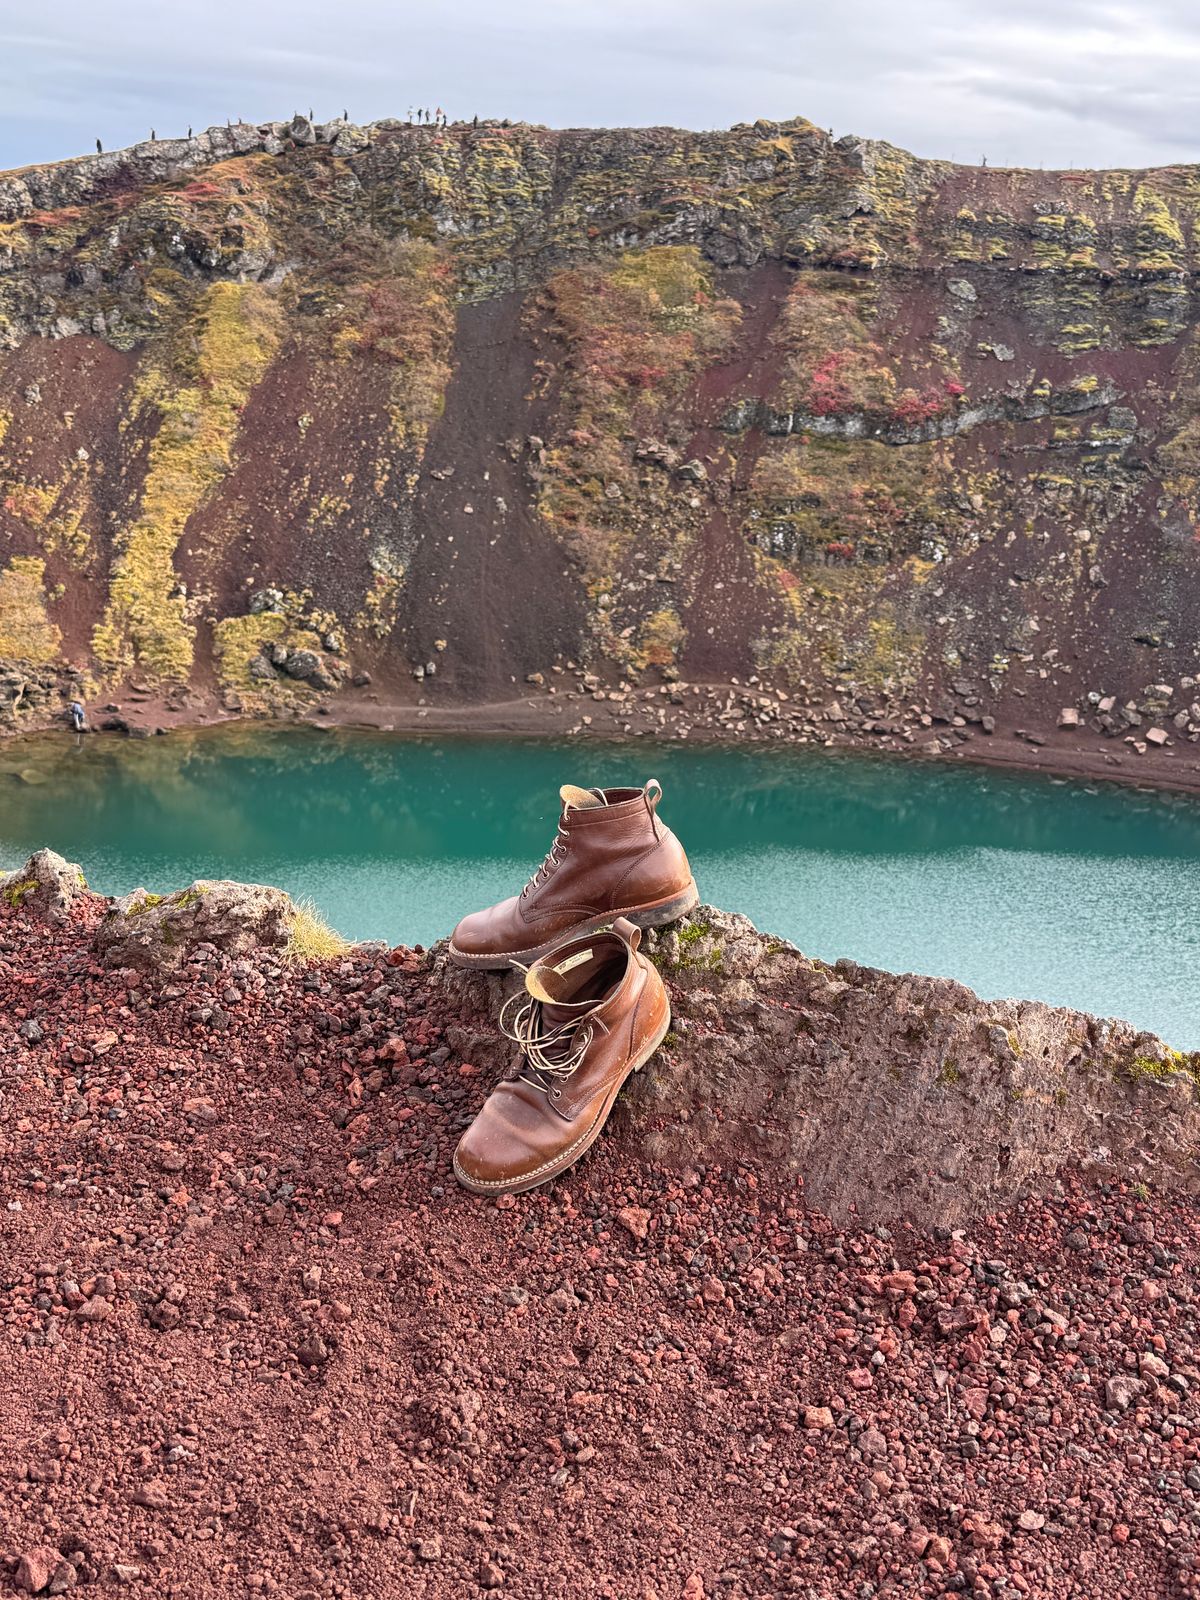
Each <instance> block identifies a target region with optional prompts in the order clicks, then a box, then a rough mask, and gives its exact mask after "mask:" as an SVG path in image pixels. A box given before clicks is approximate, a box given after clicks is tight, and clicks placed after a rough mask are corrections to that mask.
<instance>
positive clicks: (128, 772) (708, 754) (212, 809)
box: [0, 726, 1200, 1049]
mask: <svg viewBox="0 0 1200 1600" xmlns="http://www.w3.org/2000/svg"><path fill="white" fill-rule="evenodd" d="M650 776H654V777H657V778H659V779H661V781H662V783H663V785H664V789H665V796H664V800H663V806H662V812H663V816H664V817H665V818H666V820H667V821H668V822H669V823H670V825H671V826H672V827H673V828H674V829H675V830H676V832H677V833H678V834H679V835H680V836H681V838H682V839H683V841H684V843H685V845H686V846H687V848H688V852H689V854H690V855H691V857H692V861H693V865H694V867H695V871H696V877H697V880H698V882H699V884H700V891H701V894H702V895H703V896H704V898H705V899H707V900H710V901H712V902H713V903H714V904H717V905H720V906H723V907H725V908H726V909H729V910H736V911H744V912H746V913H747V915H749V916H750V917H752V918H753V920H754V921H755V922H756V923H757V924H758V926H759V927H760V928H762V929H764V930H767V931H770V932H773V933H778V934H782V935H783V936H784V937H786V938H788V939H791V940H794V941H795V943H797V944H798V945H799V946H800V947H801V948H802V949H804V950H806V951H808V952H810V953H811V954H814V955H819V956H823V957H825V958H827V959H833V958H836V957H837V956H842V955H846V956H852V957H854V958H855V959H856V960H858V961H861V962H864V963H867V964H868V965H871V966H880V967H888V968H891V969H893V970H897V971H917V972H927V973H937V974H944V975H947V976H951V977H955V978H960V979H961V980H962V981H963V982H965V983H968V984H970V986H971V987H972V988H973V989H976V990H977V991H978V992H979V993H981V994H983V995H985V996H988V997H1001V996H1007V995H1020V996H1028V997H1035V998H1038V999H1045V1000H1050V1001H1053V1002H1055V1003H1058V1004H1063V1005H1072V1006H1080V1007H1083V1008H1085V1009H1087V1010H1090V1011H1098V1012H1101V1013H1104V1014H1110V1015H1117V1016H1123V1017H1126V1018H1128V1019H1129V1020H1130V1021H1132V1022H1134V1023H1136V1024H1137V1025H1139V1026H1142V1027H1148V1028H1153V1029H1155V1030H1156V1031H1158V1032H1160V1033H1162V1034H1163V1035H1164V1037H1166V1038H1167V1039H1168V1040H1169V1041H1170V1042H1171V1043H1172V1044H1174V1045H1176V1046H1178V1047H1180V1048H1185V1049H1196V1048H1200V982H1198V980H1197V974H1198V973H1200V802H1198V801H1197V800H1195V799H1193V798H1190V797H1184V796H1171V795H1147V794H1142V793H1138V792H1136V791H1133V790H1128V789H1118V788H1107V787H1103V786H1092V787H1089V786H1084V785H1076V784H1062V783H1056V782H1054V781H1053V780H1047V779H1044V778H1021V777H1015V776H1010V775H1007V774H1001V773H994V772H990V771H985V770H982V769H970V768H965V767H942V766H936V765H932V764H922V763H908V762H903V761H882V760H876V759H870V758H865V757H849V756H844V755H839V756H832V755H830V754H828V753H827V752H809V751H806V750H799V751H780V750H763V751H758V750H736V749H730V748H700V747H693V748H687V747H680V746H671V747H665V748H649V747H647V746H645V745H641V744H639V745H636V746H635V745H622V746H605V745H601V744H598V743H596V742H592V741H589V742H588V743H586V744H582V743H577V744H575V745H573V746H572V745H566V744H557V745H556V744H551V743H541V742H537V743H533V742H520V741H501V740H486V741H485V740H459V739H453V740H452V739H433V738H428V739H427V738H401V737H398V736H395V735H392V736H388V735H376V734H366V733H351V732H346V733H334V732H330V733H318V732H315V731H313V730H308V729H277V728H270V727H261V726H243V727H230V728H225V729H220V730H213V731H210V732H203V733H198V734H194V735H173V736H171V737H170V738H165V739H164V738H160V739H153V740H144V741H132V740H130V741H127V740H118V739H102V738H91V739H86V740H84V741H82V743H79V744H77V743H76V741H75V740H74V739H73V737H72V736H71V735H69V734H56V735H54V736H52V737H46V738H41V739H38V740H36V741H26V742H23V743H20V744H9V745H0V862H3V863H4V864H5V865H7V866H13V865H15V864H17V863H18V862H19V861H21V860H23V859H24V857H25V855H26V854H27V853H28V852H29V851H30V850H31V849H33V848H34V847H36V846H38V845H42V844H49V845H52V846H53V847H54V848H55V849H57V850H61V851H62V852H63V853H65V854H66V855H68V856H69V857H71V858H72V859H74V860H77V861H79V862H81V863H82V864H83V866H84V868H85V870H86V871H87V874H88V877H89V879H90V880H91V882H92V883H93V885H94V886H95V887H96V888H98V889H100V890H102V891H104V892H106V893H124V892H125V891H126V890H128V889H131V888H135V887H137V886H138V885H142V886H144V887H145V888H147V889H151V890H154V891H158V892H161V891H163V890H169V889H172V888H177V887H179V886H180V885H182V884H184V883H187V882H188V881H190V879H192V878H194V877H222V876H224V877H231V878H242V879H251V880H259V881H261V882H266V883H275V884H279V885H281V886H282V887H283V888H285V889H288V890H290V891H291V892H292V893H293V894H297V895H308V896H311V898H312V899H313V900H315V901H316V903H317V905H318V906H319V907H320V909H321V910H322V911H323V912H324V914H325V915H326V916H327V917H328V919H329V920H330V921H331V922H332V923H333V924H334V926H335V927H337V928H339V929H340V930H341V931H342V932H343V933H345V934H348V935H351V936H353V937H357V938H384V939H389V940H392V941H401V940H403V941H405V942H408V943H412V942H418V941H419V942H422V943H429V942H431V941H432V940H434V939H436V938H439V937H440V936H441V935H442V934H445V933H447V932H449V930H450V929H451V927H452V926H453V924H454V922H455V921H456V919H457V918H458V917H459V916H461V915H462V914H463V913H464V912H467V911H471V910H474V909H475V908H476V907H478V906H481V905H485V904H487V903H489V902H490V901H492V900H496V899H500V898H501V897H502V896H504V895H505V894H509V893H513V892H515V890H516V889H518V888H519V887H520V885H521V884H522V883H523V882H524V880H525V878H526V877H527V876H528V874H529V873H530V872H531V871H532V869H533V867H534V866H535V865H536V864H537V863H538V862H539V861H540V860H541V858H542V856H543V854H544V853H545V851H546V850H547V849H548V847H549V845H550V841H551V839H552V837H553V834H554V828H555V822H556V818H557V809H558V808H557V791H558V786H559V784H560V783H562V782H575V783H582V784H588V785H590V784H596V783H606V784H623V783H636V782H640V781H641V780H643V779H644V778H647V777H650Z"/></svg>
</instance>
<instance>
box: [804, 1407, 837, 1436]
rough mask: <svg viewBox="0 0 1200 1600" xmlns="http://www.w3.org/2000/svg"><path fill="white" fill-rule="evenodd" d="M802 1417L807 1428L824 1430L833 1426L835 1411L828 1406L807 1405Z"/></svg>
mask: <svg viewBox="0 0 1200 1600" xmlns="http://www.w3.org/2000/svg"><path fill="white" fill-rule="evenodd" d="M801 1417H802V1419H803V1422H804V1426H805V1427H806V1428H817V1429H820V1430H822V1431H823V1430H825V1429H828V1428H832V1427H833V1412H832V1411H831V1410H830V1409H829V1407H828V1406H805V1407H804V1410H803V1411H802V1413H801Z"/></svg>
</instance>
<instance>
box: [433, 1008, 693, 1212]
mask: <svg viewBox="0 0 1200 1600" xmlns="http://www.w3.org/2000/svg"><path fill="white" fill-rule="evenodd" d="M670 1028H671V1007H670V1005H669V1004H668V1006H667V1015H666V1020H665V1021H664V1022H663V1025H662V1027H661V1028H659V1029H658V1030H657V1032H656V1033H655V1034H654V1036H653V1038H651V1039H650V1040H649V1041H648V1042H647V1043H646V1044H644V1045H643V1046H642V1048H641V1049H640V1050H639V1051H638V1053H637V1055H635V1056H634V1057H633V1059H632V1060H631V1061H630V1063H629V1065H628V1066H627V1067H626V1068H625V1071H624V1072H623V1073H622V1074H621V1076H620V1078H619V1079H618V1081H617V1083H616V1084H615V1086H614V1087H613V1089H612V1091H611V1092H610V1093H609V1094H608V1095H607V1096H606V1098H605V1100H604V1102H603V1104H602V1105H601V1107H600V1109H599V1111H598V1112H597V1113H596V1117H595V1120H594V1121H593V1122H592V1123H591V1125H590V1126H589V1128H588V1129H587V1131H586V1133H583V1134H581V1135H580V1137H579V1138H578V1139H576V1140H575V1141H574V1143H572V1144H569V1145H568V1146H567V1148H566V1149H565V1150H564V1151H563V1152H562V1154H561V1155H559V1156H555V1158H554V1160H553V1161H548V1162H546V1163H545V1165H544V1166H542V1167H539V1168H538V1169H537V1171H536V1172H533V1173H526V1174H525V1176H524V1177H520V1178H512V1179H511V1180H508V1181H502V1180H500V1179H496V1180H495V1181H493V1182H489V1183H479V1182H478V1181H477V1180H476V1179H474V1178H472V1177H469V1176H468V1174H467V1173H465V1172H464V1171H463V1169H462V1168H461V1167H460V1166H459V1164H458V1153H457V1151H456V1152H455V1155H454V1176H455V1177H456V1178H457V1179H458V1181H459V1183H461V1184H462V1186H463V1188H464V1189H469V1190H470V1191H471V1193H472V1194H482V1195H489V1194H490V1195H498V1194H524V1193H525V1191H526V1190H528V1189H540V1188H541V1186H542V1184H544V1183H550V1182H551V1181H552V1180H553V1179H554V1178H557V1177H558V1176H559V1174H560V1173H563V1172H566V1171H567V1169H568V1168H569V1167H573V1166H574V1165H575V1163H576V1162H577V1161H579V1160H580V1159H581V1158H582V1157H583V1156H585V1155H586V1154H587V1153H588V1151H589V1150H590V1149H591V1148H592V1146H593V1145H594V1144H595V1142H596V1140H597V1139H598V1138H599V1137H600V1135H601V1133H602V1132H603V1131H604V1124H605V1123H606V1122H607V1121H608V1119H609V1116H610V1115H611V1113H612V1108H613V1105H614V1104H615V1102H616V1098H617V1096H618V1095H619V1094H620V1092H621V1090H622V1089H623V1088H624V1087H625V1081H626V1079H627V1078H629V1077H630V1076H631V1075H632V1074H633V1073H635V1072H640V1071H641V1070H642V1068H643V1067H644V1066H645V1065H646V1063H647V1061H649V1059H650V1057H651V1056H652V1055H653V1054H654V1052H655V1051H656V1050H657V1049H658V1047H659V1045H660V1044H661V1043H662V1042H663V1040H664V1039H665V1038H666V1036H667V1034H668V1033H669V1031H670Z"/></svg>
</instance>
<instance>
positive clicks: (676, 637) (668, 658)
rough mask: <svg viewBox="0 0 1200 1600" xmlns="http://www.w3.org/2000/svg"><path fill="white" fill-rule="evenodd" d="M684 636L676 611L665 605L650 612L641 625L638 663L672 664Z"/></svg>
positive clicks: (645, 664)
mask: <svg viewBox="0 0 1200 1600" xmlns="http://www.w3.org/2000/svg"><path fill="white" fill-rule="evenodd" d="M686 637H687V635H686V634H685V632H684V627H683V623H682V622H681V621H680V620H679V613H678V612H677V611H675V610H673V609H672V608H671V607H669V606H666V607H664V608H663V609H662V610H661V611H654V612H652V613H651V614H650V616H648V617H647V618H646V620H645V621H644V622H643V623H642V627H641V634H640V638H639V644H640V648H639V651H638V657H639V665H641V666H647V667H669V666H673V665H674V663H675V661H676V659H677V657H678V655H679V651H680V649H681V648H682V645H683V641H684V639H685V638H686Z"/></svg>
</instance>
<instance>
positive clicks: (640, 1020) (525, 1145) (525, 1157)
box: [454, 917, 671, 1195]
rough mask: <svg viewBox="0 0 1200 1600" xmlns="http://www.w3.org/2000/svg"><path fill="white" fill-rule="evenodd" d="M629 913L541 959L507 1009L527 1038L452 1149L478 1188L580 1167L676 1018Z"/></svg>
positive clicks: (506, 1024) (519, 1039)
mask: <svg viewBox="0 0 1200 1600" xmlns="http://www.w3.org/2000/svg"><path fill="white" fill-rule="evenodd" d="M641 937H642V934H641V930H640V929H639V928H635V927H634V926H633V924H632V923H631V922H626V920H625V919H624V917H618V918H617V920H616V921H615V922H614V923H613V926H612V931H611V932H609V933H592V934H585V935H583V936H582V937H581V938H577V939H569V940H567V941H566V942H565V943H563V944H560V945H559V946H558V947H557V948H556V949H554V950H552V951H551V952H550V954H549V955H547V956H545V957H544V958H543V959H542V960H541V961H537V962H535V963H534V964H533V966H531V967H530V969H529V971H528V972H527V973H526V974H525V987H524V989H519V990H518V991H517V993H516V994H514V995H513V996H512V997H511V999H510V1000H509V1001H508V1002H507V1004H506V1005H505V1007H504V1010H503V1011H502V1012H501V1013H500V1026H501V1028H502V1029H503V1031H504V1032H505V1033H506V1034H507V1035H508V1037H509V1038H510V1039H512V1040H513V1041H514V1042H515V1043H516V1044H517V1045H519V1046H520V1051H521V1054H520V1056H519V1058H518V1060H517V1064H516V1070H515V1072H514V1074H513V1076H512V1077H511V1078H508V1079H506V1080H505V1081H504V1082H502V1083H499V1084H497V1086H496V1087H495V1089H493V1090H492V1092H491V1094H490V1095H489V1096H488V1098H487V1100H486V1101H485V1102H484V1105H483V1109H482V1110H481V1111H480V1113H479V1115H478V1116H477V1117H476V1118H475V1121H474V1122H473V1123H472V1124H471V1126H470V1127H469V1128H468V1129H467V1131H466V1133H464V1134H463V1136H462V1138H461V1140H460V1141H459V1145H458V1149H457V1150H456V1151H455V1152H454V1175H455V1177H456V1178H457V1179H458V1181H459V1183H461V1184H462V1185H463V1187H464V1188H466V1189H470V1190H471V1191H472V1192H473V1193H475V1194H492V1195H495V1194H504V1193H517V1192H519V1191H520V1190H523V1189H534V1188H536V1187H537V1185H538V1184H540V1183H548V1182H549V1181H550V1179H551V1178H554V1177H557V1176H558V1174H559V1173H560V1172H565V1171H566V1170H567V1168H568V1167H570V1166H573V1165H574V1164H575V1162H576V1161H578V1160H579V1158H580V1156H581V1155H583V1154H584V1152H585V1151H586V1150H588V1149H590V1148H591V1146H592V1145H593V1144H594V1143H595V1141H596V1140H597V1139H598V1138H599V1136H600V1131H601V1129H602V1128H603V1127H604V1124H605V1122H607V1120H608V1114H609V1112H610V1111H611V1110H612V1108H613V1102H614V1101H615V1100H616V1098H617V1093H618V1091H619V1089H620V1087H621V1085H622V1084H623V1083H624V1082H625V1080H626V1078H627V1077H628V1076H629V1074H630V1073H631V1072H636V1071H637V1070H638V1069H639V1068H640V1067H642V1066H643V1065H644V1064H645V1062H646V1061H648V1060H649V1058H650V1057H651V1056H652V1055H653V1054H654V1052H655V1050H657V1049H658V1047H659V1045H660V1044H661V1043H662V1040H663V1036H664V1035H665V1034H666V1031H667V1029H668V1028H669V1027H670V1025H671V1007H670V1004H669V1002H668V1000H667V991H666V990H665V989H664V987H663V981H662V979H661V978H660V977H659V975H658V972H657V970H656V969H655V968H654V966H652V964H651V963H650V962H649V961H647V959H646V957H645V956H643V955H639V954H638V944H639V942H640V940H641Z"/></svg>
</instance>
